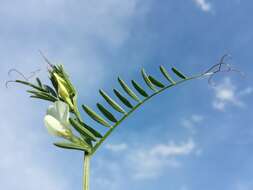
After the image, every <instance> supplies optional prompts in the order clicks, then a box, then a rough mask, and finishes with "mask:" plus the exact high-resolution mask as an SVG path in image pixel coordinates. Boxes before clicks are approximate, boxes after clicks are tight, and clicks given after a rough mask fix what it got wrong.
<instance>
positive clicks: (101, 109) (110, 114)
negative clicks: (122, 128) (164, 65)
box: [97, 103, 117, 123]
mask: <svg viewBox="0 0 253 190" xmlns="http://www.w3.org/2000/svg"><path fill="white" fill-rule="evenodd" d="M97 107H98V109H99V111H100V112H101V113H102V114H103V115H104V116H105V117H106V118H107V119H109V120H110V121H112V122H114V123H115V122H117V119H116V118H115V117H114V115H113V114H112V113H111V112H109V111H108V110H107V109H106V108H105V107H104V106H103V105H101V104H100V103H97Z"/></svg>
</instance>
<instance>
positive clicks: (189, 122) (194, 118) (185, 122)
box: [181, 114, 204, 133]
mask: <svg viewBox="0 0 253 190" xmlns="http://www.w3.org/2000/svg"><path fill="white" fill-rule="evenodd" d="M203 120H204V116H203V115H200V114H192V115H191V116H190V117H188V118H183V119H182V120H181V125H182V126H183V127H185V128H187V129H189V130H190V131H191V132H192V133H195V132H196V131H195V126H196V125H198V124H200V123H202V122H203Z"/></svg>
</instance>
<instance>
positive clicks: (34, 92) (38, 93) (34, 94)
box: [27, 90, 57, 102]
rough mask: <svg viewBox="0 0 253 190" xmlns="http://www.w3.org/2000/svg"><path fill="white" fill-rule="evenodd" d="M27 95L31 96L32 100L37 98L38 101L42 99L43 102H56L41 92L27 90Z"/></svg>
mask: <svg viewBox="0 0 253 190" xmlns="http://www.w3.org/2000/svg"><path fill="white" fill-rule="evenodd" d="M27 92H28V93H31V94H33V96H31V97H32V98H39V99H44V100H50V101H53V102H54V101H56V100H57V98H56V97H54V96H52V95H50V94H48V93H46V92H41V91H35V90H27Z"/></svg>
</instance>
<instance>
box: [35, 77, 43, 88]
mask: <svg viewBox="0 0 253 190" xmlns="http://www.w3.org/2000/svg"><path fill="white" fill-rule="evenodd" d="M36 81H37V83H38V85H39V87H40V88H43V86H42V83H41V81H40V79H39V78H38V77H37V78H36Z"/></svg>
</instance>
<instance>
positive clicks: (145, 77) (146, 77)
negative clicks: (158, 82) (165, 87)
mask: <svg viewBox="0 0 253 190" xmlns="http://www.w3.org/2000/svg"><path fill="white" fill-rule="evenodd" d="M141 74H142V77H143V79H144V81H145V82H146V84H147V85H148V86H149V88H151V89H152V90H154V91H157V90H156V88H155V87H154V85H153V84H152V83H151V81H150V80H149V78H148V75H147V74H146V72H145V70H144V69H142V70H141Z"/></svg>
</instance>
